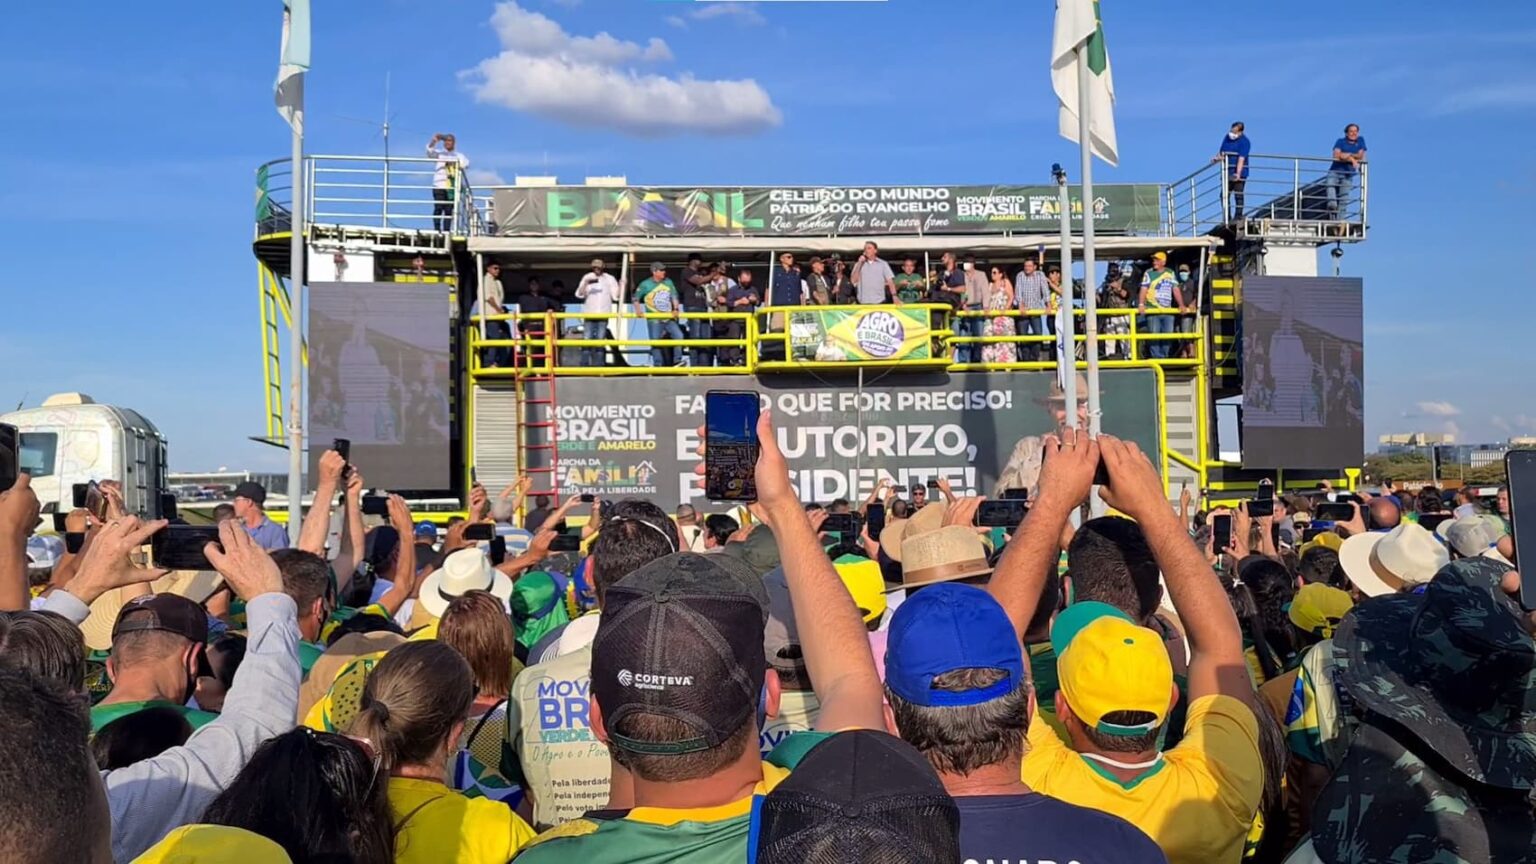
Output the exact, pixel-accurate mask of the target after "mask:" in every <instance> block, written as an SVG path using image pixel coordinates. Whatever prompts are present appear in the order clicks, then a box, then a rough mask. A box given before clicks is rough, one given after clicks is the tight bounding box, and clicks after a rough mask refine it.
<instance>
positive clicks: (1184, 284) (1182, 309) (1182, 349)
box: [1177, 264, 1200, 358]
mask: <svg viewBox="0 0 1536 864" xmlns="http://www.w3.org/2000/svg"><path fill="white" fill-rule="evenodd" d="M1178 273H1179V293H1178V295H1177V297H1178V301H1179V332H1180V333H1193V332H1195V316H1196V315H1197V314H1199V311H1200V310H1199V308H1198V307H1197V305H1196V304H1197V302H1198V296H1199V292H1198V291H1196V290H1195V285H1194V283H1192V282H1190V271H1189V265H1188V264H1180V265H1179V271H1178ZM1179 356H1181V357H1185V358H1189V357H1194V356H1195V343H1194V341H1193V340H1189V341H1186V342H1185V343H1184V344H1183V345H1180V346H1179Z"/></svg>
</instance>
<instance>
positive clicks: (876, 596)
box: [832, 555, 886, 624]
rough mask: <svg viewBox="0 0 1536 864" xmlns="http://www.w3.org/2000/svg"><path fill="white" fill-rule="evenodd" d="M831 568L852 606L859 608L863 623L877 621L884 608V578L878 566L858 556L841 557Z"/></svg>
mask: <svg viewBox="0 0 1536 864" xmlns="http://www.w3.org/2000/svg"><path fill="white" fill-rule="evenodd" d="M832 567H833V568H834V569H836V570H837V575H838V577H839V578H841V579H842V580H843V587H844V588H847V589H848V593H849V594H850V595H851V596H852V597H853V603H854V605H855V606H857V607H859V614H860V615H861V616H863V618H864V623H865V624H872V623H874V622H876V621H879V620H880V616H881V615H884V614H885V608H886V604H885V577H884V576H883V575H881V573H880V565H879V564H878V563H877V562H874V561H871V560H869V559H868V558H861V557H860V556H858V555H843V556H841V557H840V558H838V559H837V560H835V561H833V562H832Z"/></svg>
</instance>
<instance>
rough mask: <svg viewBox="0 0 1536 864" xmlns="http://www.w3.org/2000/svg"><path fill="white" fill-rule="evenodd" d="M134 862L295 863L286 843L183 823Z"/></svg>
mask: <svg viewBox="0 0 1536 864" xmlns="http://www.w3.org/2000/svg"><path fill="white" fill-rule="evenodd" d="M133 862H134V864H293V859H292V858H289V857H288V853H287V852H286V851H284V850H283V847H281V846H279V845H277V844H276V843H274V842H272V841H271V840H268V839H267V838H265V837H263V836H261V835H260V834H257V833H255V832H252V831H247V830H245V829H244V828H230V827H228V826H226V825H184V826H182V827H180V828H177V829H176V830H175V831H172V832H171V833H169V834H167V835H165V839H164V840H161V841H160V842H159V843H156V844H155V845H153V846H151V847H150V848H149V850H148V851H146V852H145V853H144V854H143V855H140V856H139V857H137V858H135V859H133Z"/></svg>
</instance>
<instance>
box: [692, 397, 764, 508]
mask: <svg viewBox="0 0 1536 864" xmlns="http://www.w3.org/2000/svg"><path fill="white" fill-rule="evenodd" d="M758 410H759V402H758V398H757V394H756V393H749V392H740V391H731V390H711V391H709V392H708V393H706V394H704V494H705V496H706V497H708V498H711V499H713V500H716V501H754V500H756V499H757V481H756V478H755V477H754V474H753V472H754V471H756V469H757V417H758Z"/></svg>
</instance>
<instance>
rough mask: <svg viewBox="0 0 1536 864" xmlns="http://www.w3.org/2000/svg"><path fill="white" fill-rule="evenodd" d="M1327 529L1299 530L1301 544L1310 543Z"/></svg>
mask: <svg viewBox="0 0 1536 864" xmlns="http://www.w3.org/2000/svg"><path fill="white" fill-rule="evenodd" d="M1327 530H1328V529H1327V528H1303V529H1301V542H1303V543H1311V542H1312V540H1313V539H1314V538H1316V537H1317V535H1319V534H1322V533H1323V532H1325V531H1327Z"/></svg>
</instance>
